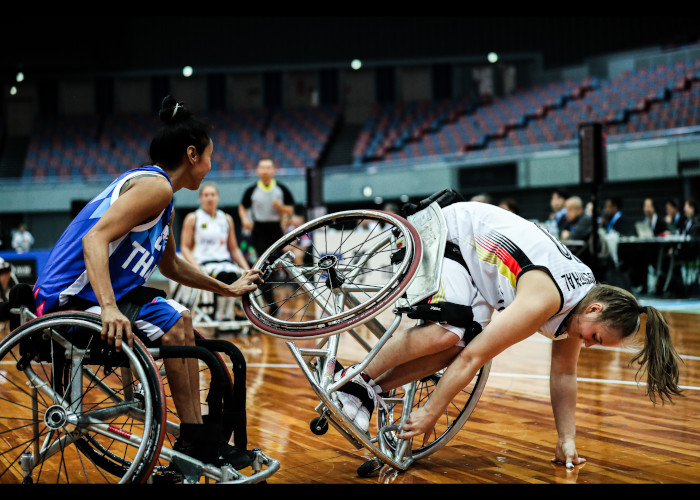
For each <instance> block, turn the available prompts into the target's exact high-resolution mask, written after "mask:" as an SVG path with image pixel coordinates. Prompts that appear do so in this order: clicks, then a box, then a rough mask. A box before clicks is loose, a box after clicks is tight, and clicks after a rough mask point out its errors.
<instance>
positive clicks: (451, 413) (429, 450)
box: [377, 361, 491, 460]
mask: <svg viewBox="0 0 700 500" xmlns="http://www.w3.org/2000/svg"><path fill="white" fill-rule="evenodd" d="M490 369H491V362H490V361H489V362H488V363H487V364H486V365H484V366H483V367H482V368H481V369H480V370H479V372H478V373H477V374H476V375H475V376H474V379H473V380H472V382H471V383H470V384H469V385H468V386H467V387H465V388H464V389H462V391H460V393H459V394H458V395H457V396H456V397H455V398H454V399H453V400H452V401H451V402H450V404H449V406H448V407H447V409H446V410H445V411H444V412H443V414H442V416H441V417H440V419H439V420H438V421H437V423H436V425H435V427H434V428H433V431H432V433H431V437H430V438H429V439H428V441H427V442H426V444H425V445H421V446H419V447H416V448H413V450H412V456H413V458H414V459H415V460H420V459H422V458H425V457H426V456H428V455H431V454H433V453H435V452H436V451H437V450H439V449H440V448H442V447H443V446H444V445H445V444H447V443H448V442H449V440H450V439H452V437H453V436H454V435H455V434H456V433H457V432H459V430H460V429H461V428H462V427H463V426H464V424H465V423H466V422H467V420H468V419H469V417H470V416H471V413H472V412H473V411H474V408H475V407H476V405H477V403H478V402H479V398H480V397H481V393H482V391H483V389H484V386H485V385H486V381H487V380H488V375H489V372H490ZM443 372H444V370H442V371H440V372H437V373H435V374H433V375H431V376H429V377H425V378H424V379H422V380H420V381H418V382H417V383H416V394H415V396H414V400H413V402H412V408H413V409H415V408H418V407H420V406H423V405H425V403H426V402H427V401H428V399H430V396H431V395H432V392H433V390H434V389H435V387H436V386H437V384H438V382H439V379H440V378H441V377H442V373H443ZM393 392H394V393H393V394H392V396H393V397H399V398H401V397H403V395H404V394H403V391H402V390H395V391H393ZM377 415H378V416H377V418H378V420H377V424H378V427H380V428H381V427H383V426H390V425H396V424H398V423H399V422H400V419H401V406H400V405H389V407H388V411H384V410H383V409H380V410H379V412H378V414H377ZM385 437H386V438H387V445H388V446H389V448H391V449H393V450H396V449H397V445H398V442H399V440H398V438H397V437H396V433H395V432H389V433H388V434H387V435H385Z"/></svg>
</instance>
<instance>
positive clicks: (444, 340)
mask: <svg viewBox="0 0 700 500" xmlns="http://www.w3.org/2000/svg"><path fill="white" fill-rule="evenodd" d="M459 341H460V337H458V336H457V335H455V334H454V333H452V332H450V331H449V330H446V329H445V328H443V327H442V326H440V325H438V324H435V323H429V324H425V325H421V326H414V327H412V328H410V329H408V330H407V331H404V332H400V333H398V334H396V335H394V336H392V338H390V339H389V340H388V341H387V343H386V345H385V346H384V347H382V349H380V350H379V352H378V353H377V355H376V356H375V358H374V359H373V360H372V361H371V362H370V363H369V365H368V366H367V368H366V369H365V373H366V374H367V375H368V376H369V377H370V378H373V379H374V380H375V381H376V383H377V384H379V385H381V387H382V389H383V390H388V389H394V388H396V387H399V386H400V385H403V384H404V383H406V382H410V381H412V380H416V378H418V377H417V376H415V377H413V378H410V377H411V376H412V375H413V374H416V375H418V374H419V373H420V372H424V371H425V370H432V371H429V372H428V373H426V374H425V375H429V374H430V373H435V371H437V370H440V369H442V368H444V367H445V365H444V364H442V363H443V362H446V361H449V360H451V359H452V358H454V357H455V356H456V355H457V353H459V351H460V350H461V349H462V347H461V346H457V344H458V343H459ZM426 363H428V364H429V365H430V368H428V367H427V366H422V365H424V364H426ZM433 365H442V366H440V367H438V368H437V369H433ZM425 375H423V376H425ZM407 377H408V380H406V378H407Z"/></svg>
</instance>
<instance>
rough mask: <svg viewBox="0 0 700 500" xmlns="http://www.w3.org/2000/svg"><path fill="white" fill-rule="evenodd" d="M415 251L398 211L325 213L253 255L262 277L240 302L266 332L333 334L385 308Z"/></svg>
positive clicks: (413, 264) (416, 240) (408, 274)
mask: <svg viewBox="0 0 700 500" xmlns="http://www.w3.org/2000/svg"><path fill="white" fill-rule="evenodd" d="M365 225H367V226H369V228H368V229H365ZM304 241H307V242H309V243H310V244H309V246H308V247H304V246H302V244H303V242H304ZM294 252H297V254H299V255H300V256H299V257H298V258H299V259H301V260H302V262H299V261H298V260H294ZM421 255H422V245H421V241H420V237H419V235H418V232H417V231H416V229H415V228H414V227H413V226H412V225H411V224H410V223H409V222H408V221H406V220H405V219H404V218H402V217H400V216H398V215H395V214H390V213H388V212H383V211H379V210H348V211H344V212H337V213H333V214H329V215H326V216H323V217H319V218H317V219H314V220H312V221H310V222H307V223H306V224H304V225H302V226H300V227H298V228H297V229H295V230H294V231H292V232H290V233H288V234H287V235H285V236H284V237H282V238H281V239H279V240H278V241H277V242H276V243H275V244H274V245H272V247H270V248H269V249H268V250H267V251H266V252H265V253H264V254H263V255H262V256H261V257H260V259H258V261H257V262H256V263H255V265H254V269H260V270H262V271H263V275H264V279H265V283H264V284H262V285H260V286H259V287H258V290H256V291H254V292H251V293H249V294H247V295H245V296H244V297H243V307H244V310H245V313H246V315H247V316H248V318H249V319H250V321H251V323H252V324H253V325H254V326H255V327H256V328H258V329H260V330H261V331H263V332H266V333H268V334H271V335H275V336H280V337H283V338H314V337H324V336H328V335H332V334H334V333H337V332H340V331H344V330H347V329H348V328H351V327H355V326H359V325H361V324H363V323H365V322H366V321H369V320H370V319H372V318H374V317H375V316H377V315H378V314H380V313H381V312H383V311H384V310H385V309H386V308H388V307H389V306H391V305H392V304H393V303H394V302H395V301H396V300H397V299H398V298H399V297H400V296H401V295H402V294H403V293H404V290H405V289H406V288H407V287H408V286H409V285H410V283H411V281H412V280H413V278H414V276H415V274H416V271H417V269H418V265H419V263H420V259H421ZM278 292H281V293H278ZM276 294H277V295H276ZM270 295H272V299H273V300H272V301H270V302H269V303H267V302H266V300H269V297H270ZM278 295H281V298H279V297H278ZM266 297H267V299H266Z"/></svg>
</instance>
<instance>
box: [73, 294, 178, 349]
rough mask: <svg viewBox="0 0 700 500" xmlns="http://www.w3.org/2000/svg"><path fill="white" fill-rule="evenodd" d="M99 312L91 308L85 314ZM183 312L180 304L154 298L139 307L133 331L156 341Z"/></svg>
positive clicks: (96, 308)
mask: <svg viewBox="0 0 700 500" xmlns="http://www.w3.org/2000/svg"><path fill="white" fill-rule="evenodd" d="M101 310H102V308H101V307H100V306H92V307H90V308H89V309H87V310H86V312H90V313H95V314H100V311H101ZM183 311H187V308H186V307H185V306H183V305H181V304H180V303H178V302H176V301H174V300H172V299H164V298H162V297H156V298H155V299H153V300H152V301H151V302H149V303H148V304H145V305H143V306H142V307H141V310H140V311H139V314H138V316H137V317H136V321H135V322H134V327H135V330H134V331H135V332H136V333H138V334H140V335H142V336H144V337H146V338H147V339H148V340H152V341H153V340H157V339H159V338H160V337H161V336H162V335H163V334H164V333H165V332H167V331H168V330H170V329H171V328H172V327H173V326H174V325H175V323H177V321H178V320H179V319H180V318H181V317H182V314H181V313H182V312H183Z"/></svg>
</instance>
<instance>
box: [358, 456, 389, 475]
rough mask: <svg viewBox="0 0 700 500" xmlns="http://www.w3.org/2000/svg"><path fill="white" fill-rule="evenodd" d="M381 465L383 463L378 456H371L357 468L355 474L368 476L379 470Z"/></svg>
mask: <svg viewBox="0 0 700 500" xmlns="http://www.w3.org/2000/svg"><path fill="white" fill-rule="evenodd" d="M383 465H384V464H383V463H382V462H381V461H380V460H379V459H378V458H373V459H371V460H368V461H367V462H365V463H363V464H362V465H360V466H359V467H358V468H357V475H358V476H360V477H369V476H371V475H372V474H374V473H375V472H377V471H379V469H381V468H382V466H383Z"/></svg>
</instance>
